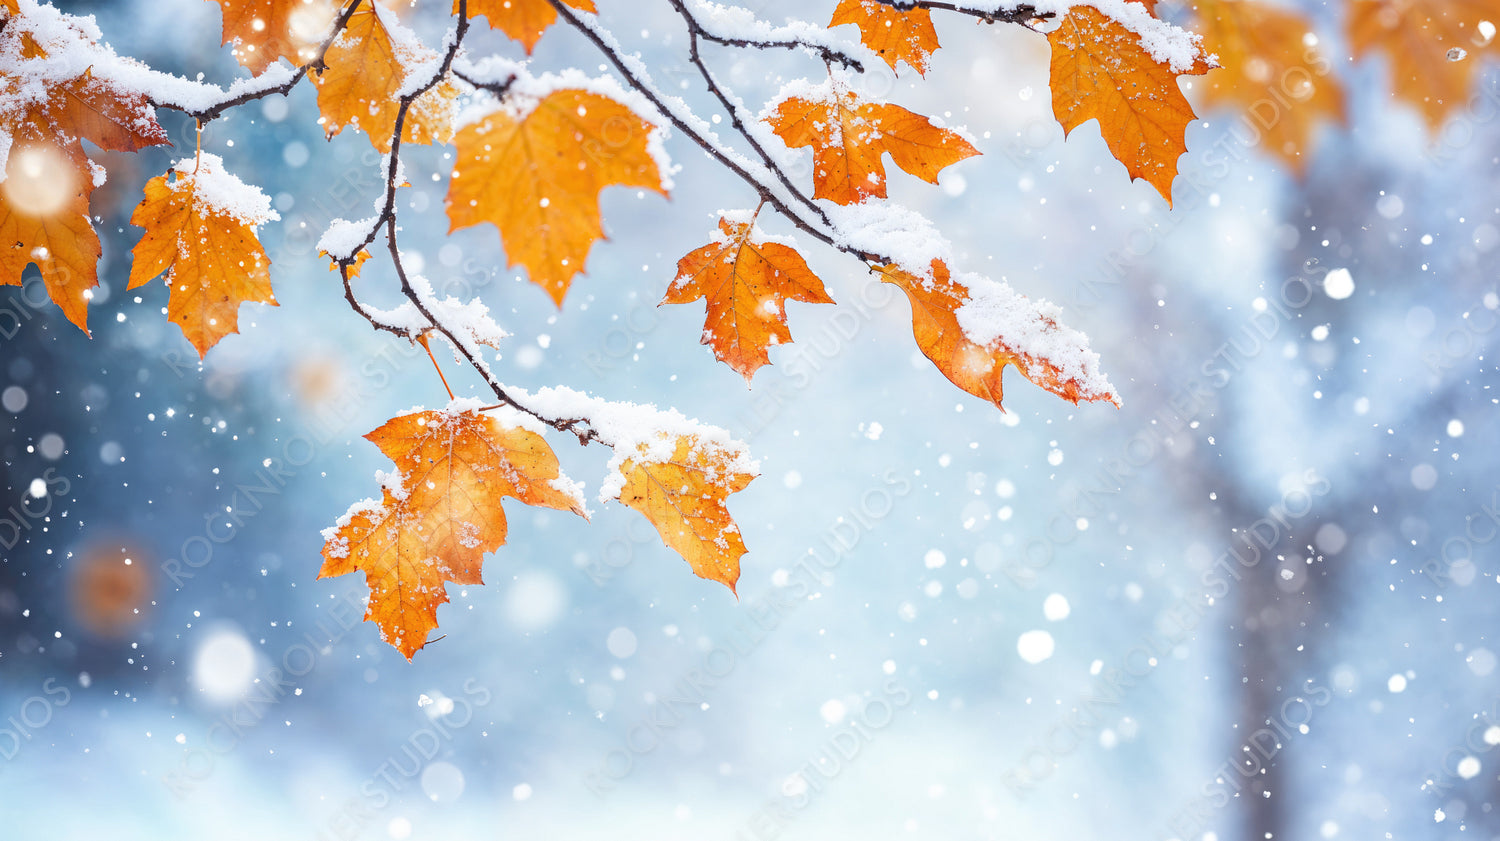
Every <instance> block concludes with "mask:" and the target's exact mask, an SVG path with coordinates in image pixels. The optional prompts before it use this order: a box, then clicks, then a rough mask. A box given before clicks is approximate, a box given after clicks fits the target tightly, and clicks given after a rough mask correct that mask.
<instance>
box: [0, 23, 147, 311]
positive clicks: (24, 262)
mask: <svg viewBox="0 0 1500 841" xmlns="http://www.w3.org/2000/svg"><path fill="white" fill-rule="evenodd" d="M35 17H36V19H33V18H32V17H31V16H28V15H23V14H20V13H19V9H18V8H17V9H16V10H15V11H14V13H13V14H12V16H10V17H7V18H6V19H5V22H6V25H5V26H4V27H3V29H0V55H3V56H6V57H7V60H6V61H5V68H6V69H5V70H4V71H0V115H4V116H3V117H0V134H3V135H5V136H7V137H8V138H9V139H10V144H9V149H8V151H7V153H6V154H4V155H3V156H0V160H3V161H4V167H5V181H4V182H3V183H0V242H3V243H4V248H3V250H0V254H3V256H0V285H7V286H19V285H21V283H22V276H23V273H24V272H25V270H26V267H27V266H28V265H31V264H35V265H36V267H37V269H38V270H39V271H40V273H41V277H42V281H43V283H45V285H46V287H47V292H48V294H49V295H50V296H51V298H52V300H53V301H54V302H55V303H56V304H57V305H58V307H59V308H60V309H61V310H62V312H63V315H64V316H65V317H66V318H67V319H68V320H69V321H71V322H73V323H74V324H76V325H78V327H79V328H81V329H82V330H83V331H84V332H85V333H87V332H88V296H89V290H90V289H92V288H93V287H94V286H97V285H98V262H99V255H100V253H101V249H100V246H99V237H98V235H97V234H96V233H95V232H94V229H93V226H92V225H91V224H90V222H89V216H88V213H89V197H90V195H91V194H92V193H93V191H94V187H95V186H96V185H97V184H98V183H101V182H102V178H103V174H104V171H103V170H102V169H100V168H98V167H96V166H94V164H93V163H92V162H91V161H89V159H88V156H87V155H86V154H85V153H84V151H83V142H82V141H83V140H89V141H91V142H93V143H94V144H95V145H97V146H99V147H100V148H102V149H106V150H108V151H117V152H134V151H137V150H138V149H141V148H142V147H145V146H153V145H158V144H163V143H167V142H168V140H167V133H166V132H165V131H163V130H162V127H161V126H160V125H159V124H158V123H157V122H156V114H155V109H154V108H153V107H152V105H151V103H150V101H149V100H148V99H147V98H146V97H145V96H144V95H143V94H141V93H139V92H136V91H133V90H130V89H128V88H127V87H125V86H123V85H121V84H120V83H118V82H116V81H113V80H111V79H100V78H97V77H95V75H94V73H93V71H92V65H91V64H89V63H88V62H87V60H86V59H87V58H88V55H89V53H90V52H91V51H98V52H99V56H100V58H108V59H110V60H112V61H114V62H116V63H126V60H122V59H118V58H116V57H115V56H114V55H113V53H112V52H110V51H109V50H108V48H107V47H102V46H101V45H99V44H98V43H96V42H95V41H93V40H92V38H91V37H90V36H89V35H88V33H87V31H86V30H85V28H84V27H82V26H80V25H78V24H76V23H74V19H73V18H72V17H71V16H69V15H65V14H62V13H60V12H58V11H57V10H55V9H53V8H51V7H50V6H43V7H40V8H38V9H37V10H36V12H35ZM54 53H59V54H60V53H67V54H68V55H70V56H72V58H71V59H70V60H69V61H68V62H67V63H60V62H58V61H55V60H53V59H52V58H51V55H52V54H54ZM80 59H82V60H80Z"/></svg>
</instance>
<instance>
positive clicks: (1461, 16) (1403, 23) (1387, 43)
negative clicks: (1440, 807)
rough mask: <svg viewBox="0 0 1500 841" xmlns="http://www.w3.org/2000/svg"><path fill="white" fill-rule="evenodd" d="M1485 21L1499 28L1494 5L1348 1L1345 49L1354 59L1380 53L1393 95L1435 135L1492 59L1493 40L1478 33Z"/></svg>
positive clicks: (1474, 0) (1442, 0) (1465, 0)
mask: <svg viewBox="0 0 1500 841" xmlns="http://www.w3.org/2000/svg"><path fill="white" fill-rule="evenodd" d="M1486 20H1487V21H1490V22H1491V23H1495V24H1500V2H1497V0H1353V2H1352V3H1350V4H1349V45H1350V47H1352V48H1353V51H1354V57H1355V58H1363V57H1364V56H1366V55H1369V54H1370V53H1373V52H1376V51H1380V52H1384V53H1386V54H1387V56H1388V58H1389V61H1390V75H1391V88H1392V92H1393V94H1394V95H1395V96H1396V97H1397V98H1399V99H1404V100H1406V101H1407V102H1409V103H1411V104H1412V105H1414V106H1416V107H1417V108H1418V109H1419V110H1420V111H1421V112H1422V116H1423V118H1425V119H1426V121H1427V127H1428V128H1429V129H1431V130H1432V131H1437V130H1438V129H1439V128H1441V127H1442V125H1443V120H1444V119H1446V118H1447V116H1448V114H1449V113H1450V112H1452V111H1453V110H1455V109H1457V108H1459V107H1461V106H1463V104H1464V103H1465V102H1466V101H1467V98H1468V95H1469V90H1470V89H1471V88H1472V87H1473V85H1474V80H1475V79H1476V78H1477V77H1478V76H1479V70H1480V66H1481V64H1482V63H1483V62H1482V56H1485V55H1493V54H1494V51H1495V50H1494V48H1495V39H1493V38H1489V39H1486V38H1485V37H1484V36H1483V34H1482V33H1480V32H1479V27H1478V24H1479V22H1480V21H1486ZM1454 50H1458V51H1461V52H1455V53H1453V59H1449V53H1450V51H1454Z"/></svg>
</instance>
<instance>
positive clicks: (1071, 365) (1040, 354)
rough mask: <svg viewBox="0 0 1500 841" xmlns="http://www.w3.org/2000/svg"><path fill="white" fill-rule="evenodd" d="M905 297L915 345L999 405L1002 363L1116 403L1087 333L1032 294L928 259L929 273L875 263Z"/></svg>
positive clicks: (1047, 385) (1082, 395)
mask: <svg viewBox="0 0 1500 841" xmlns="http://www.w3.org/2000/svg"><path fill="white" fill-rule="evenodd" d="M876 271H877V272H879V273H880V275H881V279H882V280H884V281H885V282H887V283H891V284H894V285H895V286H898V287H900V288H901V290H902V291H903V292H905V293H906V296H907V298H909V299H910V300H911V325H912V333H913V334H914V335H915V336H916V339H917V347H919V348H921V350H922V353H923V354H925V355H926V356H927V358H928V359H930V360H932V362H933V364H934V365H937V367H938V370H940V371H942V372H943V375H944V376H946V377H947V378H948V379H949V380H951V381H952V382H953V384H954V385H956V386H958V387H959V388H961V389H963V390H964V391H967V392H968V393H970V394H972V395H974V396H975V397H979V398H982V399H984V400H988V401H989V402H991V403H993V404H995V407H996V408H1003V407H1001V405H1000V400H1001V397H1002V396H1003V389H1002V382H1001V381H1002V377H1003V375H1004V372H1005V366H1007V365H1014V366H1016V369H1017V370H1019V371H1020V372H1021V375H1022V376H1024V377H1026V378H1027V379H1029V380H1031V381H1032V382H1033V383H1036V384H1037V385H1039V386H1041V387H1042V388H1044V389H1046V390H1048V391H1050V392H1052V393H1053V394H1056V395H1057V396H1058V397H1061V398H1063V399H1064V400H1067V401H1068V402H1070V403H1075V404H1076V403H1077V402H1079V401H1080V400H1085V401H1094V400H1106V401H1109V402H1111V403H1114V404H1115V405H1117V406H1118V405H1119V403H1120V397H1119V394H1118V393H1117V392H1116V391H1115V389H1114V386H1112V385H1110V383H1109V380H1108V379H1106V378H1105V376H1104V374H1103V373H1102V372H1100V370H1099V354H1097V353H1094V352H1093V351H1091V350H1089V346H1088V337H1087V336H1085V335H1083V334H1082V333H1080V332H1078V331H1077V330H1073V329H1071V328H1069V327H1066V326H1064V325H1063V324H1062V323H1061V322H1060V321H1059V320H1058V319H1059V317H1060V316H1061V314H1062V313H1061V311H1060V310H1059V309H1058V308H1057V307H1056V306H1054V305H1052V304H1050V303H1048V302H1046V301H1037V302H1032V301H1029V300H1027V298H1026V297H1025V296H1023V295H1020V294H1017V293H1016V292H1015V291H1014V290H1013V289H1011V288H1010V286H1008V285H1006V284H1004V283H998V282H996V281H993V280H989V279H987V278H983V277H979V276H977V275H962V276H958V277H955V276H953V275H952V274H951V273H950V272H949V270H948V266H947V264H945V263H943V262H942V261H940V260H934V261H933V262H932V266H931V276H930V277H928V276H923V275H919V274H914V273H911V272H908V271H906V270H904V269H901V268H898V267H896V266H883V267H880V268H878V269H876Z"/></svg>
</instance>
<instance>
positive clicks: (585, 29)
mask: <svg viewBox="0 0 1500 841" xmlns="http://www.w3.org/2000/svg"><path fill="white" fill-rule="evenodd" d="M547 2H548V3H550V4H551V5H552V8H553V9H556V10H557V14H558V15H559V16H560V17H561V18H562V19H563V20H565V21H567V23H568V25H569V26H571V27H573V28H574V29H576V30H578V32H579V33H580V34H582V35H583V37H585V38H587V39H588V40H589V41H590V42H592V43H593V44H594V46H595V47H596V48H598V50H599V51H600V52H601V53H603V54H604V57H605V59H607V60H608V61H609V63H610V64H612V65H614V67H615V69H616V70H617V71H619V73H620V74H621V75H623V76H624V77H625V79H626V81H628V82H629V84H630V86H631V87H632V88H635V89H636V90H637V91H639V92H640V93H641V95H642V96H644V97H646V99H647V100H648V101H649V102H650V103H651V104H652V106H654V107H655V108H656V110H657V111H658V112H659V113H660V114H661V115H662V117H663V118H664V119H666V120H668V121H670V122H671V123H672V125H673V126H675V127H676V128H677V130H678V131H681V132H682V133H683V134H685V135H687V136H688V137H690V138H692V139H693V142H695V143H697V144H698V146H699V147H701V148H702V149H703V151H704V152H706V153H708V156H709V157H711V158H713V159H714V160H716V161H718V162H719V163H720V164H722V165H723V166H724V168H726V169H728V170H729V171H730V172H732V173H734V174H735V175H736V176H738V177H739V178H740V180H742V181H744V182H745V183H746V184H749V185H750V186H751V187H753V188H754V189H755V191H756V192H757V193H758V194H759V195H760V197H761V199H762V200H764V201H766V202H768V203H770V204H771V206H772V207H775V208H776V210H777V211H778V212H779V213H781V215H782V216H785V217H786V218H787V219H788V220H789V221H790V222H791V223H792V224H794V225H796V226H797V228H798V229H799V230H802V231H804V232H806V233H807V234H808V235H810V236H812V237H814V238H815V239H817V240H818V241H819V242H822V243H824V244H826V245H829V246H832V247H833V248H837V249H838V250H840V251H843V252H845V253H847V254H852V255H854V256H855V257H858V258H860V259H861V260H864V261H866V262H870V263H880V264H889V263H892V262H894V261H893V260H892V259H891V258H889V257H886V256H885V255H882V254H876V253H873V252H869V251H862V250H860V249H857V248H853V247H851V246H848V245H844V244H841V243H839V242H838V241H836V240H835V239H834V237H833V235H832V234H830V233H828V232H827V231H824V230H822V229H820V228H818V227H817V226H815V225H813V224H812V223H811V222H808V221H807V220H806V219H805V218H803V217H802V215H801V214H799V213H797V212H796V211H795V210H794V209H793V208H792V207H791V204H790V202H789V201H788V199H787V198H786V197H784V196H782V195H778V189H777V188H778V186H779V185H778V184H776V183H774V182H773V181H771V180H769V179H771V178H774V177H775V176H773V175H772V174H771V172H770V171H769V170H767V171H766V173H765V175H766V176H767V177H766V178H757V177H756V176H755V175H754V174H752V173H751V169H754V168H757V166H756V165H755V164H753V163H752V162H751V161H749V160H747V159H745V158H743V157H740V156H739V155H738V154H737V153H735V152H733V151H732V150H730V149H728V148H726V147H724V146H721V145H720V144H719V143H717V142H716V140H717V138H714V139H710V137H712V131H711V130H709V129H708V127H707V126H701V127H700V126H695V125H693V123H694V122H695V121H696V122H699V123H701V122H702V120H701V119H700V118H698V117H697V115H695V114H692V113H691V111H687V110H686V108H685V106H684V105H683V103H682V101H681V100H676V102H677V103H678V106H679V107H677V108H674V107H672V106H671V105H670V104H668V99H669V97H667V96H666V94H664V93H662V92H661V90H660V89H659V88H657V86H656V84H655V83H654V82H652V81H651V76H650V74H649V73H647V72H646V68H645V67H644V66H642V65H641V63H640V61H639V60H637V59H633V58H628V57H626V56H625V54H624V53H623V52H622V51H621V49H620V46H619V42H618V41H616V40H615V38H614V36H613V35H611V34H610V33H609V32H608V31H607V30H605V29H603V28H602V27H600V26H598V25H596V24H593V23H590V22H587V21H585V20H584V19H583V18H582V17H581V16H580V15H579V13H578V12H577V11H576V10H574V9H573V8H572V7H570V6H568V5H567V4H566V3H564V2H562V0H547ZM684 112H686V113H684Z"/></svg>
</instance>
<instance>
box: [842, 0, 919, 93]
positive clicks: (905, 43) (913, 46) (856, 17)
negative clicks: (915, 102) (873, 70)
mask: <svg viewBox="0 0 1500 841" xmlns="http://www.w3.org/2000/svg"><path fill="white" fill-rule="evenodd" d="M846 23H852V24H854V25H855V26H858V27H859V42H860V43H861V44H864V45H865V46H866V47H869V48H870V49H872V50H874V51H875V52H877V53H879V54H880V57H881V58H883V59H885V63H886V64H889V65H890V66H891V70H893V71H894V70H895V69H896V62H898V61H904V62H906V64H907V66H909V67H911V69H913V70H915V71H917V73H918V74H920V75H922V76H926V75H927V69H928V68H929V67H930V66H931V57H932V54H933V52H934V51H936V50H937V48H938V47H939V46H941V45H940V44H938V37H937V29H936V28H934V27H933V25H932V12H931V11H929V10H927V9H905V10H903V9H896V8H893V7H891V6H887V5H885V4H884V3H876V2H875V0H839V5H838V8H836V9H834V10H833V20H831V21H829V22H828V25H829V26H842V25H844V24H846Z"/></svg>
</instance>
